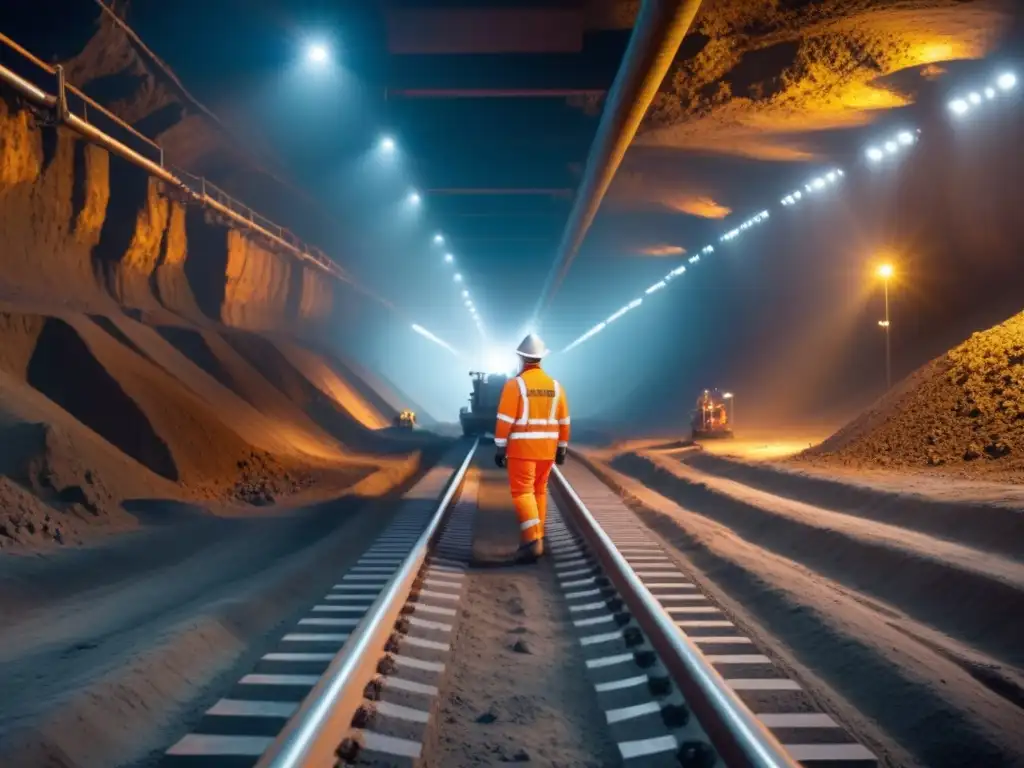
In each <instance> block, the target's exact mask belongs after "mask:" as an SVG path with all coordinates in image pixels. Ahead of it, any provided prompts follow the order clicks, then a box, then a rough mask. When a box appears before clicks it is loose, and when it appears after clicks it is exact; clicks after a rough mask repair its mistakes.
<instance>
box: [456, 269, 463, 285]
mask: <svg viewBox="0 0 1024 768" xmlns="http://www.w3.org/2000/svg"><path fill="white" fill-rule="evenodd" d="M455 282H456V283H461V282H462V275H461V274H459V273H458V272H456V273H455Z"/></svg>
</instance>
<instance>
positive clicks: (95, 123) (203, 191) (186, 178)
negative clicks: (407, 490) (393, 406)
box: [0, 34, 393, 308]
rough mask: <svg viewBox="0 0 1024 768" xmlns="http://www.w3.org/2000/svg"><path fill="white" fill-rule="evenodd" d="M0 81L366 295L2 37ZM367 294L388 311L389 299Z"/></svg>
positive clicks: (317, 253) (58, 71)
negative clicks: (169, 159)
mask: <svg viewBox="0 0 1024 768" xmlns="http://www.w3.org/2000/svg"><path fill="white" fill-rule="evenodd" d="M0 81H2V82H4V83H6V84H7V85H8V86H10V87H11V88H13V89H14V90H15V91H16V92H18V93H19V94H20V95H21V96H23V97H24V98H26V99H27V100H28V101H30V102H31V103H33V104H34V105H35V106H36V107H37V108H40V109H42V110H44V111H46V113H47V116H48V117H49V118H50V119H52V120H53V121H54V122H55V123H58V124H62V125H65V126H67V127H68V128H70V129H71V130H73V131H75V132H76V133H78V134H79V135H81V136H83V137H85V138H86V139H88V140H90V141H92V142H94V143H96V144H98V145H100V146H102V147H104V148H105V149H107V150H108V151H110V152H112V153H114V154H116V155H118V156H119V157H121V158H123V159H125V160H128V161H129V162H131V163H133V164H135V165H137V166H139V167H140V168H143V169H144V170H146V171H147V172H149V173H150V174H152V175H153V176H155V177H157V178H159V179H161V180H162V181H164V182H165V183H167V184H168V185H170V187H171V188H172V189H174V190H175V191H176V192H177V193H178V195H179V196H181V197H182V198H183V199H184V200H185V201H186V202H189V203H194V204H199V205H202V206H204V207H206V208H208V209H210V210H212V211H215V212H216V213H218V214H220V215H221V216H223V217H224V218H225V219H227V220H228V223H229V224H230V225H231V226H234V227H238V228H240V229H244V230H246V231H248V232H249V233H250V234H253V235H256V236H258V237H259V238H261V239H263V240H264V241H266V242H267V243H268V244H269V245H270V246H271V247H275V248H277V249H279V250H283V251H284V252H286V253H288V254H290V255H291V256H294V257H295V258H297V259H299V260H300V261H302V262H305V263H308V264H311V265H312V266H314V267H316V268H318V269H320V270H321V271H323V272H325V273H327V274H328V275H330V276H331V277H334V278H336V279H338V280H342V281H343V282H346V283H349V284H351V285H353V286H354V287H356V288H358V289H359V290H361V291H363V292H364V293H368V292H367V291H366V290H365V289H362V288H361V287H360V286H358V285H357V284H356V283H355V282H354V281H353V280H352V278H351V277H350V276H349V275H348V273H347V272H346V271H345V270H344V269H342V268H341V267H340V266H339V265H338V264H337V263H336V262H335V261H333V260H332V259H331V258H330V257H328V256H327V255H326V254H325V253H324V252H323V251H322V250H320V249H319V248H316V247H314V246H310V245H308V244H307V243H304V242H303V241H302V240H301V239H300V238H299V237H297V236H296V235H295V234H294V233H293V232H291V231H289V230H288V229H286V228H285V227H282V226H280V225H279V224H275V223H274V222H272V221H270V220H269V219H267V218H266V217H265V216H262V215H260V214H259V213H257V212H256V211H254V210H253V209H252V208H250V207H249V206H247V205H246V204H245V203H243V202H241V201H240V200H238V199H236V198H234V197H232V196H231V195H229V194H228V193H227V192H225V191H224V190H223V189H221V188H220V187H218V186H217V185H216V184H214V183H213V182H211V181H210V180H208V179H206V178H204V177H202V176H197V175H195V174H192V173H189V172H188V171H185V170H184V169H181V168H177V167H175V166H173V165H170V164H169V163H168V162H167V158H166V156H165V153H164V149H163V147H161V146H160V145H159V144H158V143H157V142H156V141H154V140H153V139H151V138H149V137H148V136H145V135H143V134H142V133H140V132H139V131H138V130H136V129H135V128H134V127H132V126H131V125H129V124H128V123H127V122H125V121H124V120H122V119H121V118H119V117H118V116H117V115H115V114H114V113H113V112H111V111H110V110H109V109H107V108H106V107H104V106H103V105H102V104H99V103H98V102H97V101H95V100H94V99H92V98H90V97H89V96H87V95H86V94H85V93H83V92H82V91H81V90H79V89H78V88H76V87H75V86H73V85H71V84H70V83H68V82H67V81H66V80H65V77H64V70H63V68H62V67H60V66H56V67H54V66H51V65H49V64H47V63H46V62H44V61H42V60H41V59H39V58H38V57H36V56H34V55H33V54H31V53H29V52H28V51H27V50H25V49H24V48H22V47H21V46H20V45H18V44H17V43H16V42H14V41H13V40H11V39H10V38H8V37H6V36H5V35H3V34H0ZM51 90H52V93H51ZM368 295H370V296H371V297H372V298H374V299H376V300H378V301H381V302H383V303H384V304H386V305H387V306H389V307H391V305H390V302H388V301H387V300H385V299H381V298H380V297H377V296H374V295H373V294H368ZM391 308H393V307H391Z"/></svg>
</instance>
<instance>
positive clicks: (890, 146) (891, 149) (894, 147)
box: [885, 141, 900, 155]
mask: <svg viewBox="0 0 1024 768" xmlns="http://www.w3.org/2000/svg"><path fill="white" fill-rule="evenodd" d="M899 148H900V146H899V144H897V143H896V142H895V141H887V142H885V151H886V152H888V153H889V154H890V155H892V154H895V153H896V152H897V151H898V150H899Z"/></svg>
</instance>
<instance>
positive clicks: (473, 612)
mask: <svg viewBox="0 0 1024 768" xmlns="http://www.w3.org/2000/svg"><path fill="white" fill-rule="evenodd" d="M478 499H479V500H478V504H479V508H478V512H477V517H476V522H475V536H474V562H475V564H476V565H477V567H476V568H475V569H473V570H471V571H470V584H469V590H468V592H467V596H466V598H465V599H464V602H463V615H462V618H461V620H460V622H459V629H458V630H457V635H456V637H455V640H454V646H453V650H452V656H451V659H450V662H449V664H450V669H451V672H450V673H449V675H448V677H447V679H446V682H445V684H444V686H443V687H442V689H441V705H440V711H439V713H438V721H437V722H438V724H439V725H438V729H437V730H438V731H439V733H437V734H435V735H434V736H432V738H431V743H428V745H427V749H426V750H425V753H424V754H425V760H424V763H423V765H424V766H427V767H428V768H469V767H470V766H486V765H500V764H504V763H509V762H526V761H529V762H530V763H531V764H533V765H544V766H564V767H565V768H570V767H571V768H583V767H584V766H594V768H598V767H599V766H612V765H619V764H620V762H621V761H620V759H619V754H618V750H617V748H616V746H615V744H614V743H613V742H612V741H611V739H610V737H609V735H608V731H607V728H606V726H605V724H604V719H605V718H604V714H603V713H602V712H601V710H600V709H599V708H598V706H597V700H596V696H595V694H594V689H593V686H592V685H591V684H590V683H589V682H588V679H587V675H586V669H585V666H584V662H583V655H582V653H581V652H580V647H579V643H578V641H577V640H576V638H575V636H574V633H573V629H572V626H571V625H570V623H569V618H568V611H567V610H566V608H565V605H564V603H563V598H562V596H561V590H560V589H559V588H558V584H557V582H556V580H555V575H554V570H553V568H552V566H551V562H550V558H547V559H545V560H542V561H541V562H540V563H538V564H536V565H523V566H509V565H506V563H507V561H508V558H509V556H510V555H511V554H512V552H513V550H514V549H515V547H516V546H517V543H518V538H519V530H518V525H517V524H516V518H515V512H514V511H513V510H512V503H511V499H510V498H509V496H508V486H507V483H506V481H505V479H504V477H503V473H499V472H497V471H494V470H483V471H482V473H481V482H480V490H479V497H478Z"/></svg>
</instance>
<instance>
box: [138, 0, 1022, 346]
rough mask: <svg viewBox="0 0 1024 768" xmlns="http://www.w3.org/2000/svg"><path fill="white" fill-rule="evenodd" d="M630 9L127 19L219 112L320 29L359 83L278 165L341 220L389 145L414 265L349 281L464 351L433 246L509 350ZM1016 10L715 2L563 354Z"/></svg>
mask: <svg viewBox="0 0 1024 768" xmlns="http://www.w3.org/2000/svg"><path fill="white" fill-rule="evenodd" d="M638 7H639V2H637V1H636V0H564V1H557V2H556V1H554V0H547V1H546V2H540V0H537V2H534V3H524V2H496V1H494V0H492V1H490V2H488V1H487V0H461V1H460V2H455V0H400V1H396V2H388V3H383V2H330V1H328V0H302V1H301V2H292V3H282V2H274V1H272V0H254V1H253V2H249V3H245V4H244V13H243V12H242V9H243V4H242V3H241V2H240V0H204V1H203V2H199V1H198V0H182V2H180V3H177V4H167V3H146V2H139V1H136V2H134V3H129V4H128V10H127V16H128V19H129V21H130V22H131V23H132V24H133V26H135V28H136V29H138V30H139V32H140V34H142V36H143V37H144V38H145V39H146V40H147V41H152V44H153V47H154V48H155V49H156V50H157V52H158V53H160V55H161V56H163V58H164V59H165V60H166V61H168V62H169V63H170V64H171V65H172V66H173V67H174V69H175V70H176V71H177V72H178V73H179V74H180V75H181V77H182V79H183V80H184V81H185V82H186V83H187V84H188V85H189V86H190V87H192V88H193V90H194V91H195V92H196V93H197V94H199V95H200V96H201V97H202V98H204V100H206V101H207V103H209V104H210V105H211V106H213V107H214V108H215V109H217V110H219V111H230V110H231V109H234V108H235V107H236V106H237V103H238V102H239V101H240V100H241V99H243V98H244V97H245V96H246V94H252V93H254V92H261V93H262V95H263V96H266V92H267V90H268V89H267V87H266V84H267V83H268V82H269V81H272V80H274V78H275V77H278V76H279V73H280V70H281V68H282V66H283V65H284V64H285V63H287V61H288V59H289V58H291V59H294V58H295V56H296V52H297V51H299V50H301V43H302V41H303V40H304V39H306V38H308V37H309V35H310V33H311V31H317V30H331V31H332V34H333V35H334V38H335V40H336V41H337V43H338V45H337V48H338V54H339V58H340V59H341V60H342V61H343V63H344V67H345V69H346V79H345V80H343V81H341V82H340V83H339V84H338V87H337V90H336V92H335V93H331V94H328V96H327V97H326V98H325V97H324V95H323V94H320V95H319V96H317V95H315V94H314V95H313V98H320V99H322V100H324V102H325V103H328V104H329V105H331V104H333V102H332V101H331V100H332V99H334V100H336V101H337V102H338V105H336V107H337V108H336V109H335V111H334V112H331V111H330V110H328V109H326V108H325V111H324V112H323V113H322V114H319V115H317V116H316V118H315V119H314V118H313V117H312V116H310V117H308V118H305V117H303V116H302V115H299V117H298V118H296V119H302V120H305V122H307V123H309V125H308V126H304V127H306V128H308V132H309V136H308V138H304V139H303V140H301V141H296V140H295V139H294V134H295V133H296V131H295V130H294V129H293V130H292V131H291V133H292V135H291V139H290V142H289V141H279V142H278V148H279V150H280V153H281V155H282V156H283V157H285V158H286V159H288V160H289V162H290V163H291V167H292V168H293V169H294V170H295V173H296V175H297V176H298V177H299V178H300V179H301V180H302V181H303V183H304V184H305V185H306V186H307V187H309V188H311V189H313V190H315V191H317V193H318V194H319V195H320V196H321V198H322V199H324V200H325V201H327V202H326V204H327V205H330V204H331V200H332V195H333V194H334V192H335V191H336V189H337V186H338V185H339V184H340V182H339V181H338V180H337V178H336V176H335V174H334V173H333V169H334V168H335V167H336V166H337V167H341V166H346V164H347V165H348V166H353V165H354V164H357V160H358V157H359V156H360V153H365V152H366V147H367V146H368V145H369V144H370V143H371V142H372V137H373V136H375V135H379V134H380V132H381V131H390V132H392V133H393V134H394V136H395V137H396V139H397V141H398V142H399V144H400V147H401V152H402V162H403V164H404V171H405V172H407V176H406V178H407V179H408V180H409V183H410V184H412V185H415V187H416V188H417V189H419V190H420V191H421V192H422V194H423V196H424V200H425V204H426V205H425V208H424V210H423V215H422V217H421V220H420V221H419V222H417V227H418V229H417V230H416V232H415V233H413V234H410V235H409V237H408V238H406V239H405V240H404V241H403V245H402V246H401V247H394V248H392V250H393V251H394V252H393V253H391V254H390V255H388V256H374V257H373V258H369V259H366V258H364V259H363V260H362V261H361V262H360V263H359V264H358V265H357V266H356V268H357V269H358V270H360V271H361V273H362V274H363V276H364V277H365V279H366V280H367V282H369V283H371V284H376V285H377V286H378V287H382V288H384V289H385V291H390V292H391V293H392V294H393V295H394V296H395V299H396V300H398V301H401V302H404V303H406V304H407V305H408V306H410V307H412V308H413V311H414V312H415V313H417V316H418V317H422V318H423V323H424V324H425V325H428V326H430V327H433V328H436V329H437V330H438V332H439V333H440V334H441V335H442V336H445V337H447V338H450V339H451V340H452V341H453V343H456V344H458V345H460V346H463V345H472V344H476V343H477V342H478V341H479V340H478V338H477V337H476V334H475V332H474V331H473V329H472V327H471V324H470V322H469V316H468V314H467V313H466V311H465V309H464V308H463V307H462V306H461V303H460V297H459V290H460V289H459V288H458V287H457V286H455V285H453V284H452V282H451V271H450V270H448V269H447V268H446V267H445V266H444V265H443V264H442V263H441V254H439V253H438V252H437V250H436V249H435V248H432V247H431V246H430V242H429V239H430V236H431V235H432V233H433V232H434V231H437V230H440V231H442V232H444V234H445V236H446V237H447V238H448V242H449V248H450V250H451V252H452V253H453V254H454V255H455V256H456V258H457V260H458V268H459V270H460V271H461V272H462V273H463V274H464V275H465V278H466V284H467V285H468V286H469V288H470V289H471V291H472V294H473V297H474V299H475V300H476V302H477V305H478V307H479V310H480V313H481V316H482V317H483V318H484V322H485V326H486V327H487V329H488V331H489V334H490V337H491V338H492V340H494V341H498V342H509V341H512V340H513V337H514V336H515V335H516V334H518V333H519V332H520V331H521V330H522V328H523V324H524V323H525V322H526V321H527V319H528V317H529V314H530V312H531V310H532V308H533V305H534V303H535V302H536V300H537V298H538V296H539V293H540V289H541V285H542V283H543V281H544V278H545V276H546V274H547V271H548V270H549V268H550V266H551V264H552V263H553V261H554V258H555V253H556V249H557V246H558V241H559V238H560V235H561V233H562V230H563V228H564V226H565V222H566V218H567V216H568V213H569V209H570V207H571V204H572V199H573V194H574V192H575V188H576V185H577V183H578V180H579V178H580V175H581V171H582V168H583V165H584V163H585V161H586V157H587V152H588V149H589V146H590V142H591V140H592V138H593V135H594V131H595V129H596V126H597V121H598V116H599V113H600V109H601V106H602V103H603V97H604V94H605V93H606V91H607V90H608V88H609V86H610V85H611V83H612V81H613V78H614V77H615V73H616V71H617V68H618V65H619V62H620V61H621V59H622V55H623V53H624V51H625V48H626V45H627V43H628V39H629V35H630V32H631V25H632V23H633V20H634V18H635V14H636V12H637V8H638ZM1019 12H1020V9H1019V8H1018V7H1017V4H1016V3H1014V2H1013V1H1012V0H976V1H975V2H960V1H959V0H899V2H891V1H890V0H800V1H799V2H798V1H797V0H778V1H777V2H773V3H763V2H755V0H705V3H704V5H703V7H702V10H701V12H700V13H699V15H698V17H697V19H696V21H695V22H694V24H693V26H692V28H691V30H690V33H689V34H688V36H687V37H686V39H685V40H684V42H683V45H682V48H681V50H680V53H679V55H678V57H677V60H676V64H675V66H674V67H673V69H672V70H671V71H670V74H669V77H668V78H667V79H666V82H665V83H664V84H663V86H662V89H661V93H660V94H659V96H658V97H657V98H656V100H655V103H654V105H653V106H652V108H651V110H650V111H649V113H648V116H647V119H646V120H645V123H644V125H643V126H642V128H641V131H640V133H639V135H638V137H637V139H636V141H635V142H634V145H633V147H632V148H631V150H630V152H629V154H628V155H627V157H626V160H625V162H624V164H623V166H622V168H621V169H620V171H619V173H618V175H617V177H616V179H615V181H614V182H613V185H612V188H611V189H610V191H609V193H608V196H607V198H606V200H605V204H604V206H603V207H602V210H601V213H600V215H599V216H598V219H597V221H596V222H595V225H594V227H593V228H592V230H591V233H590V235H589V237H588V238H587V240H586V242H585V243H584V247H583V249H582V252H581V255H580V258H579V259H578V260H577V262H576V263H575V264H574V266H573V270H572V272H571V273H570V275H569V278H568V279H567V281H566V282H565V284H564V285H563V286H562V288H561V291H560V293H559V295H558V297H557V298H556V301H555V303H554V307H553V311H552V313H551V319H550V322H549V323H546V324H545V332H546V333H550V335H551V336H552V338H550V339H549V341H550V342H551V344H552V346H558V345H561V344H566V343H568V342H570V341H571V340H572V339H573V338H575V337H576V336H577V335H579V334H580V333H582V332H583V331H585V330H586V329H587V328H588V327H590V326H591V325H593V324H594V323H595V322H597V321H599V320H601V319H602V318H604V317H606V316H607V315H608V314H609V313H610V312H611V311H613V310H615V309H616V308H617V307H618V306H620V305H621V304H623V303H624V302H626V301H628V300H629V299H630V298H632V297H633V296H635V295H637V293H638V291H639V292H642V290H643V288H644V287H645V286H646V285H649V284H650V282H651V281H653V280H657V279H658V277H660V276H661V275H663V274H665V272H666V271H668V270H669V269H671V268H672V267H673V266H675V265H676V264H680V263H682V262H683V259H685V258H686V257H687V256H688V255H689V254H690V253H692V252H693V251H694V250H697V249H699V248H700V247H701V246H702V245H704V244H705V243H707V242H710V241H712V240H713V239H715V238H717V236H718V235H719V234H721V233H722V232H724V231H725V230H727V229H729V228H731V227H732V226H734V223H735V222H736V221H739V220H742V219H743V218H746V217H747V216H748V215H750V214H751V213H754V212H756V211H757V210H760V209H761V208H763V207H764V206H765V205H766V204H771V203H774V202H777V200H778V197H779V196H780V195H781V194H782V193H784V192H785V191H788V189H789V188H790V187H791V186H792V185H793V184H794V183H797V182H801V181H803V180H804V179H805V178H806V176H807V175H808V173H812V172H814V171H815V169H818V168H820V167H822V165H823V164H825V163H834V162H837V161H839V160H842V159H843V158H846V159H848V158H849V157H851V156H852V155H853V154H855V153H859V152H860V151H861V150H862V148H863V146H864V142H865V141H867V140H868V137H869V136H870V135H871V134H872V132H876V133H877V132H878V131H879V130H884V125H883V126H881V127H880V125H879V124H880V123H886V121H888V122H892V123H894V124H895V123H898V122H899V121H900V120H901V119H903V120H905V119H906V118H907V115H906V114H905V113H906V112H908V111H912V110H913V109H915V108H916V107H917V105H919V104H920V103H922V102H923V101H924V100H926V99H927V98H928V97H929V95H930V94H931V95H935V94H937V93H938V92H939V91H941V90H942V88H944V87H945V86H944V85H942V83H943V82H944V80H943V78H944V76H945V75H946V74H948V73H949V72H950V71H952V70H955V69H956V68H957V67H963V66H964V64H963V63H962V62H964V61H970V60H977V59H980V58H982V57H985V56H986V55H988V54H990V53H991V52H992V51H993V50H994V49H996V48H997V47H998V46H999V44H1000V42H1001V41H1002V40H1003V39H1004V38H1005V37H1006V35H1008V34H1009V35H1012V34H1015V33H1019V30H1020V21H1019ZM197 52H199V53H197ZM278 79H280V78H279V77H278ZM300 85H301V87H292V86H291V85H288V86H287V88H284V89H281V90H278V91H274V93H275V94H276V95H275V98H281V99H291V98H295V97H296V94H295V93H293V92H292V91H301V89H302V88H305V87H307V86H308V85H309V84H308V83H305V82H303V83H301V84H300ZM299 95H300V96H301V94H299ZM280 103H285V102H283V101H282V102H280ZM289 103H290V102H289ZM268 119H270V118H268ZM331 184H334V185H335V186H334V187H332V186H331ZM346 184H347V189H348V191H347V192H346V193H345V194H341V193H338V195H337V198H336V199H337V200H342V199H344V200H347V201H349V203H351V204H353V205H354V204H355V202H357V198H359V197H360V196H361V194H362V192H361V190H362V186H363V182H359V183H354V182H353V179H352V177H348V179H347V182H346ZM366 186H372V185H369V184H368V183H367V184H366ZM353 190H355V191H353ZM346 195H347V197H346ZM339 205H340V203H339ZM384 229H387V227H385V228H384ZM392 234H393V233H392ZM342 260H343V261H344V257H342Z"/></svg>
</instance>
